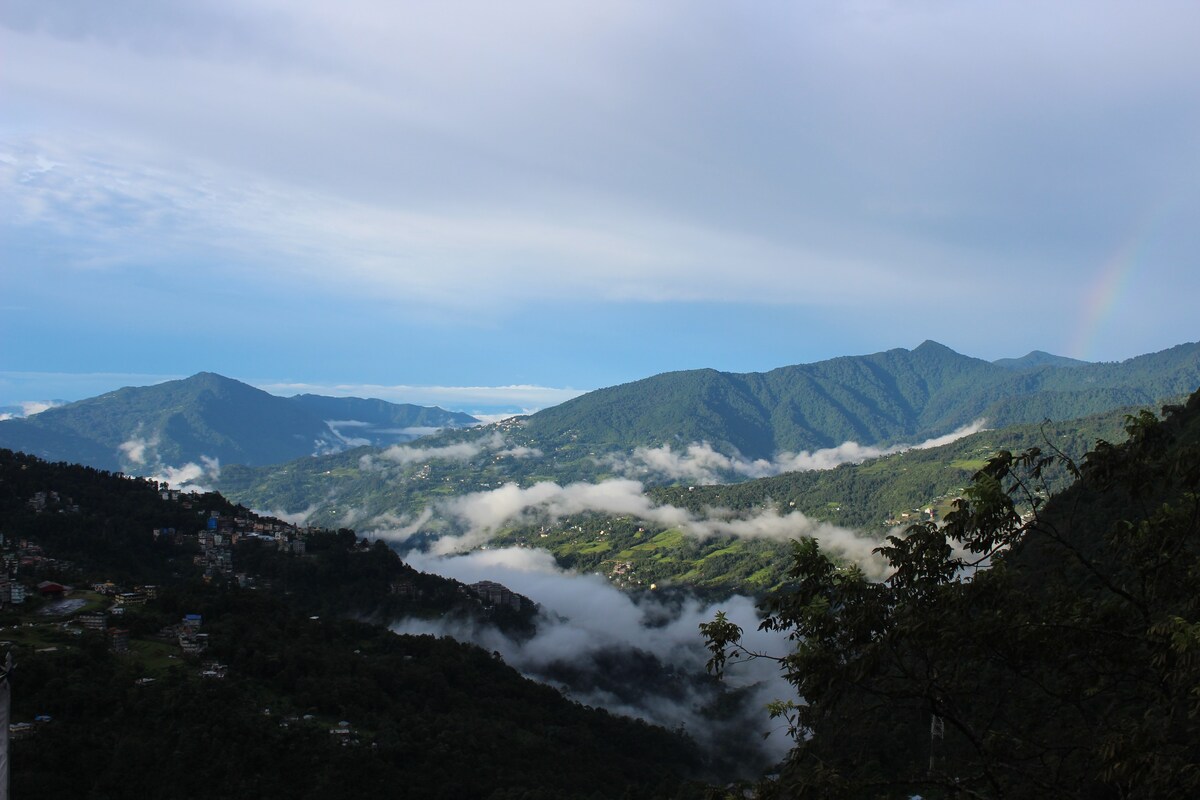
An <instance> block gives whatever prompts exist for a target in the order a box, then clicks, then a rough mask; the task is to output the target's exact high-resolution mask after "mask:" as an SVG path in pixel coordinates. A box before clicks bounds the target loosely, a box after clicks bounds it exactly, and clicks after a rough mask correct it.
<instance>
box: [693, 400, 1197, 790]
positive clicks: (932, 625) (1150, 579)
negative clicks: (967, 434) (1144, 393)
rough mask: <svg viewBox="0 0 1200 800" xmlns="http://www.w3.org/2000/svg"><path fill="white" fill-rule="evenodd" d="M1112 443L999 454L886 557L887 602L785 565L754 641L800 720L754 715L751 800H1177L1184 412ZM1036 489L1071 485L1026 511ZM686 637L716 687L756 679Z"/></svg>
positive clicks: (813, 557)
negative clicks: (777, 647)
mask: <svg viewBox="0 0 1200 800" xmlns="http://www.w3.org/2000/svg"><path fill="white" fill-rule="evenodd" d="M1127 431H1128V435H1129V438H1128V441H1127V442H1126V443H1124V444H1122V445H1119V446H1118V445H1112V444H1109V443H1108V442H1105V441H1101V442H1098V443H1097V445H1096V447H1095V448H1094V449H1093V450H1092V451H1091V452H1089V453H1088V454H1087V456H1086V458H1084V459H1082V460H1081V461H1078V462H1077V461H1076V460H1075V459H1070V458H1068V457H1067V456H1066V455H1065V454H1064V453H1061V452H1058V451H1055V450H1054V449H1053V448H1052V447H1034V448H1030V449H1028V450H1026V451H1024V452H1021V453H1016V454H1014V453H1012V452H1007V451H1005V452H1002V453H1000V454H998V455H997V456H996V457H995V458H993V459H991V460H990V461H989V462H988V463H987V464H986V465H985V466H984V468H983V469H982V470H980V471H979V472H978V474H977V475H976V478H975V480H974V481H973V483H972V484H971V485H970V486H969V487H967V490H966V492H965V493H964V496H963V497H962V498H961V499H960V500H959V501H957V502H956V503H955V504H954V508H953V510H952V511H951V512H950V513H949V514H947V516H946V519H945V525H944V526H939V525H935V524H932V523H922V524H917V525H914V526H913V527H911V528H910V529H909V530H908V532H907V533H906V534H905V535H903V536H894V537H892V538H891V539H890V540H889V543H888V544H887V545H886V546H885V548H884V550H883V552H884V554H885V555H886V556H887V557H888V559H889V560H890V562H891V565H892V574H891V575H890V577H889V578H888V579H887V580H886V581H883V582H872V581H868V580H866V579H865V578H864V576H863V575H862V574H861V573H860V572H858V571H857V570H856V569H855V568H853V567H845V566H839V565H837V564H835V563H833V562H832V561H830V560H829V559H828V558H827V557H826V556H825V554H824V553H822V552H821V551H820V548H818V547H817V546H816V544H815V543H814V542H812V541H811V540H809V541H805V542H798V543H796V544H795V545H794V547H793V550H794V552H793V563H792V569H791V581H790V583H789V585H788V586H786V587H785V588H783V589H782V590H781V591H779V592H778V593H776V594H775V595H774V596H773V597H771V598H770V599H769V601H768V602H767V604H766V608H765V610H766V611H767V612H768V617H767V618H766V620H765V622H764V623H763V625H764V626H765V627H767V628H771V629H775V630H780V631H784V632H787V633H789V634H790V635H792V636H794V637H795V641H796V646H795V649H794V651H793V652H792V653H791V654H790V655H789V656H787V657H786V658H785V659H783V661H782V663H781V665H780V666H781V668H782V669H784V670H785V673H786V675H787V677H788V679H789V680H790V681H791V682H793V683H794V684H795V686H796V687H797V689H798V691H799V693H800V695H801V696H803V697H804V698H806V700H807V703H806V704H804V705H799V706H796V705H786V704H783V705H778V706H776V707H775V708H774V709H773V713H774V714H776V715H777V716H779V717H780V718H781V719H782V720H785V721H786V723H787V724H788V726H789V728H790V730H791V732H792V734H793V735H794V737H795V740H796V746H795V748H794V749H793V751H792V753H791V755H790V756H789V758H788V759H787V761H786V763H785V765H784V768H783V769H782V771H781V773H780V774H779V775H778V777H777V779H775V780H772V781H768V782H766V783H763V784H761V785H759V786H758V787H757V791H758V793H759V795H760V796H763V797H799V798H806V797H811V798H829V797H846V798H862V797H898V796H899V797H904V796H913V795H918V794H919V795H920V796H922V797H1029V798H1034V797H1037V798H1044V797H1088V798H1151V797H1194V796H1196V794H1197V792H1198V791H1200V703H1198V702H1197V700H1198V697H1197V693H1196V687H1197V686H1200V595H1198V594H1197V592H1196V577H1197V575H1200V495H1198V494H1197V489H1198V488H1200V393H1197V394H1196V395H1193V396H1192V397H1191V399H1190V400H1189V401H1188V402H1187V404H1186V406H1177V407H1171V408H1168V409H1167V410H1166V416H1165V418H1164V419H1162V420H1161V421H1160V420H1159V419H1158V418H1157V417H1156V416H1155V415H1153V414H1151V413H1150V412H1148V411H1143V412H1141V413H1139V414H1136V415H1131V416H1130V417H1129V418H1128V420H1127ZM1051 470H1066V471H1068V472H1070V473H1071V474H1072V475H1073V476H1074V481H1073V483H1072V484H1071V486H1070V487H1069V488H1067V489H1066V490H1064V491H1062V492H1061V493H1059V494H1057V495H1056V496H1054V497H1053V498H1052V499H1051V500H1050V501H1049V502H1044V498H1045V496H1046V495H1047V492H1046V491H1045V487H1044V485H1043V482H1044V479H1045V478H1046V476H1047V475H1048V474H1049V472H1050V471H1051ZM1025 509H1028V510H1025ZM1023 510H1024V511H1023ZM703 627H704V629H705V633H706V635H707V636H708V638H709V642H710V646H711V648H712V651H713V659H712V661H711V662H710V666H711V667H712V668H713V669H714V670H715V671H717V672H721V671H723V670H726V669H730V668H734V667H733V665H734V664H735V663H736V662H737V661H739V660H741V659H743V658H746V657H750V658H753V657H755V656H754V654H752V653H748V652H747V651H746V650H745V648H742V647H741V646H740V638H739V637H740V635H741V631H740V630H739V629H737V627H736V626H734V625H732V623H730V622H729V621H728V620H726V619H724V618H723V617H721V616H718V618H717V619H715V620H714V621H712V622H711V623H707V624H706V625H705V626H703Z"/></svg>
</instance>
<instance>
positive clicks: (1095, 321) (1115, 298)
mask: <svg viewBox="0 0 1200 800" xmlns="http://www.w3.org/2000/svg"><path fill="white" fill-rule="evenodd" d="M1177 194H1178V192H1169V193H1168V194H1166V195H1164V196H1161V197H1159V198H1158V199H1157V200H1156V201H1155V202H1153V203H1150V204H1148V205H1147V206H1146V207H1145V208H1144V209H1143V211H1142V213H1141V214H1140V215H1138V216H1139V218H1138V220H1137V222H1136V224H1134V225H1133V227H1132V230H1131V231H1130V232H1129V234H1128V235H1127V236H1126V237H1125V238H1124V239H1123V240H1122V241H1121V243H1120V245H1118V247H1117V248H1116V250H1115V251H1114V252H1113V253H1112V255H1110V256H1109V257H1108V258H1106V259H1105V260H1104V263H1103V265H1102V266H1101V267H1100V269H1099V270H1098V271H1097V272H1096V276H1095V280H1094V281H1093V282H1092V284H1091V286H1090V287H1089V288H1088V290H1087V291H1086V292H1085V293H1084V297H1083V306H1082V308H1081V309H1080V313H1079V323H1078V325H1077V326H1076V328H1075V333H1074V335H1073V336H1072V337H1071V339H1070V346H1069V347H1068V349H1067V352H1068V353H1069V354H1070V355H1071V356H1072V357H1074V358H1082V359H1084V360H1086V361H1091V360H1092V354H1093V352H1094V350H1095V348H1096V342H1097V339H1098V338H1099V336H1100V334H1101V332H1102V330H1103V328H1104V326H1105V324H1106V323H1107V322H1109V321H1110V319H1111V317H1112V316H1113V312H1114V310H1115V309H1116V308H1117V307H1118V305H1119V302H1120V300H1121V298H1122V297H1123V296H1125V295H1126V294H1127V291H1126V290H1127V288H1128V287H1129V286H1130V283H1131V279H1132V277H1133V274H1134V272H1135V271H1136V269H1137V266H1138V264H1139V263H1141V256H1142V255H1143V254H1144V251H1145V249H1146V245H1147V244H1149V243H1151V242H1152V241H1153V234H1154V232H1155V230H1156V229H1157V228H1158V227H1159V223H1162V222H1163V221H1164V218H1165V217H1166V215H1167V214H1168V212H1169V211H1170V209H1171V207H1172V206H1174V205H1176V201H1177V200H1178V197H1177Z"/></svg>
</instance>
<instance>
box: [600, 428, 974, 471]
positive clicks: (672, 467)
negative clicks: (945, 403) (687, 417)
mask: <svg viewBox="0 0 1200 800" xmlns="http://www.w3.org/2000/svg"><path fill="white" fill-rule="evenodd" d="M985 424H986V422H985V421H984V420H977V421H975V422H972V423H971V424H969V425H964V426H963V427H961V428H959V429H957V430H955V431H953V432H951V433H948V434H946V435H944V436H938V437H935V438H932V439H927V440H925V441H923V442H920V443H919V444H897V445H891V446H889V447H872V446H866V445H860V444H858V443H857V442H844V443H843V444H841V445H838V446H837V447H828V448H823V449H821V450H815V451H813V452H811V453H810V452H807V451H803V452H800V453H780V454H779V455H777V456H775V458H773V459H771V460H767V459H763V458H759V459H746V458H742V457H741V456H739V455H733V456H727V455H725V454H724V453H720V452H718V451H716V450H714V449H713V447H712V446H711V445H710V444H708V442H701V443H693V444H690V445H688V446H687V447H686V448H684V449H683V450H682V451H676V450H675V449H674V448H672V447H671V446H670V445H662V446H661V447H638V448H635V449H634V451H633V453H632V454H630V455H628V456H624V455H614V456H609V457H607V458H606V462H607V463H610V464H612V465H613V466H614V467H615V468H616V469H617V470H619V471H621V472H624V473H625V474H628V475H645V474H652V475H658V476H662V477H665V478H669V479H671V480H690V481H693V482H695V483H709V484H711V483H723V482H725V481H726V480H727V479H729V478H731V477H735V478H736V479H738V480H740V479H743V478H765V477H769V476H772V475H780V474H782V473H785V472H808V471H812V470H824V469H833V468H834V467H838V466H841V465H842V464H859V463H862V462H863V461H866V460H868V459H872V458H878V457H880V456H885V455H890V454H893V453H901V452H904V451H905V450H924V449H929V448H931V447H940V446H941V445H944V444H949V443H951V442H953V441H955V440H957V439H961V438H962V437H964V436H970V435H971V434H973V433H978V432H979V431H981V430H983V429H984V425H985Z"/></svg>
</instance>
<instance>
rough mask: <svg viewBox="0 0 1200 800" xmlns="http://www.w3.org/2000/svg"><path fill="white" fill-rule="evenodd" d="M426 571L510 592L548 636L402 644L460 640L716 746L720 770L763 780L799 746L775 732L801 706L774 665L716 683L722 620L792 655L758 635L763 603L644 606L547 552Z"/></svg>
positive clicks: (572, 691) (451, 628)
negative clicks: (708, 630) (715, 630)
mask: <svg viewBox="0 0 1200 800" xmlns="http://www.w3.org/2000/svg"><path fill="white" fill-rule="evenodd" d="M407 560H408V561H409V563H410V564H412V565H413V566H414V567H416V568H418V569H421V570H424V571H426V572H434V573H437V574H440V575H443V576H446V577H450V578H454V579H456V580H460V581H463V582H466V583H473V582H476V581H480V580H493V581H498V582H500V583H502V584H504V585H505V586H507V587H508V588H509V589H511V590H512V591H514V592H517V593H519V594H523V595H525V596H527V597H529V598H530V599H532V600H533V601H535V602H536V603H538V604H539V607H540V608H539V614H538V618H537V632H536V633H535V634H534V635H533V636H532V637H529V638H527V639H524V640H522V641H517V640H514V639H511V638H509V637H507V636H505V635H504V634H503V633H501V632H499V631H498V630H496V629H495V628H492V627H487V626H484V625H480V624H468V623H463V622H461V621H460V622H446V621H436V620H417V619H405V620H400V621H398V622H397V623H395V625H394V626H393V628H394V630H396V631H398V632H401V633H416V634H422V633H425V634H436V635H446V636H451V637H453V638H455V639H458V640H460V641H469V642H473V643H475V644H477V645H479V646H480V647H483V648H484V649H486V650H490V651H494V652H498V653H499V654H500V655H501V656H502V657H503V658H504V660H505V661H506V662H507V663H508V664H510V665H512V666H513V667H515V668H516V669H518V670H519V671H521V672H522V673H523V674H525V675H527V676H529V677H532V678H534V679H536V680H539V681H542V682H546V683H549V684H551V685H554V686H556V687H558V688H560V689H561V690H562V691H563V692H564V693H565V694H567V695H568V696H569V697H571V698H572V699H574V700H577V701H579V702H581V703H585V704H588V705H592V706H598V707H602V708H606V709H608V710H610V711H612V712H615V713H620V714H626V715H630V716H634V717H638V718H640V719H644V720H646V721H648V722H651V723H654V724H657V725H662V726H664V727H667V728H671V729H682V730H683V731H685V732H686V733H688V734H689V735H690V736H692V738H694V739H695V740H696V741H697V742H698V743H700V744H701V745H702V746H703V747H705V748H706V749H707V750H708V751H709V752H710V753H711V754H712V755H713V759H714V763H715V764H717V765H718V766H723V767H724V769H726V770H728V769H729V768H730V767H731V766H733V765H735V764H736V765H738V766H739V767H740V768H741V770H744V771H745V773H746V774H748V775H749V774H755V773H756V771H758V770H761V769H762V768H763V767H766V766H769V765H770V764H773V763H775V762H776V761H777V760H778V759H779V758H780V757H782V755H783V754H784V753H785V752H786V751H787V749H788V746H789V744H790V740H789V739H788V737H787V735H786V733H785V732H783V731H782V730H778V731H775V732H774V735H771V736H769V737H766V738H764V737H763V734H766V733H769V732H772V729H773V728H775V727H777V725H776V723H775V722H774V721H772V720H770V719H769V718H768V714H767V712H766V710H765V708H766V704H767V703H768V702H770V701H772V700H779V699H793V700H794V699H796V698H795V693H794V691H793V690H792V687H791V685H790V684H788V683H787V682H786V681H784V680H783V679H782V677H781V675H780V671H779V667H778V664H777V663H776V662H774V661H772V660H769V659H761V660H752V661H747V662H744V663H739V664H735V665H733V666H732V668H730V669H729V671H728V673H727V676H726V679H725V681H724V683H723V684H722V683H719V682H717V681H716V680H714V679H713V678H711V677H710V676H708V675H707V673H706V671H705V668H704V665H705V662H706V661H707V659H708V655H709V654H708V651H707V650H706V648H705V646H704V641H703V639H702V637H701V635H700V632H699V625H700V623H702V622H707V621H710V620H711V619H712V618H713V616H714V615H715V614H716V612H717V611H718V610H723V611H725V612H726V614H727V616H728V617H729V618H730V619H731V620H732V621H733V622H735V623H737V624H738V625H740V626H741V627H742V628H743V630H744V631H745V636H746V644H747V646H748V647H750V648H752V649H754V650H756V651H758V652H762V653H765V654H768V655H771V656H776V657H778V656H782V655H784V654H785V653H786V652H787V649H788V643H787V641H786V639H785V637H784V636H783V635H781V634H777V633H770V632H762V631H759V630H758V617H757V615H756V612H755V609H754V601H753V600H752V599H751V598H749V597H743V596H735V597H730V598H728V599H727V600H725V601H722V602H720V603H711V604H705V603H702V602H700V601H699V600H697V599H696V598H694V597H692V596H690V595H687V594H682V593H672V594H671V595H668V596H660V595H658V594H656V593H654V592H647V593H644V594H641V595H637V596H633V595H629V594H625V593H623V592H621V591H620V590H618V589H616V588H615V587H613V586H612V585H610V584H609V583H608V582H607V581H606V580H604V578H602V577H600V576H598V575H580V574H576V573H572V572H568V571H564V570H562V569H560V568H559V567H558V566H557V565H556V564H555V562H554V558H553V556H551V555H550V554H549V553H547V552H545V551H542V550H531V549H524V548H510V549H498V550H483V551H477V552H474V553H470V554H466V555H435V554H430V553H411V554H410V555H409V556H408V557H407Z"/></svg>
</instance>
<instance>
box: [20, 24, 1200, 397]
mask: <svg viewBox="0 0 1200 800" xmlns="http://www.w3.org/2000/svg"><path fill="white" fill-rule="evenodd" d="M1197 30H1200V5H1197V4H1195V3H1194V2H1170V1H1169V0H1168V1H1167V2H1156V3H1153V4H1133V3H1127V2H1105V0H1089V1H1088V2H1072V1H1071V0H1067V1H1066V2H1060V3H1054V4H1045V3H1032V2H1030V3H1025V2H1003V3H1001V2H974V3H962V2H936V1H935V0H928V1H926V2H915V3H914V2H903V3H901V2H896V3H892V2H884V1H883V0H877V1H876V2H854V1H853V0H850V1H849V2H845V1H841V0H839V2H832V1H830V2H787V3H784V2H762V3H752V4H748V3H740V2H703V0H702V1H701V2H686V3H684V2H655V3H646V2H620V0H605V1H604V2H595V3H592V2H580V3H561V2H549V1H548V2H511V3H502V4H501V3H488V2H444V3H437V4H429V3H404V2H366V1H363V0H349V1H347V2H341V3H336V4H334V3H319V2H304V1H303V0H287V1H286V2H285V1H284V0H269V1H265V0H238V1H237V2H221V1H220V0H205V2H173V3H159V2H120V0H114V1H113V2H108V3H103V4H97V3H92V2H74V3H73V2H54V1H53V0H36V1H35V2H23V1H22V0H7V1H6V2H5V3H4V4H3V5H0V53H3V60H4V64H3V69H0V107H2V108H3V113H2V114H0V259H2V265H0V405H10V404H14V403H17V402H20V401H29V400H46V399H50V398H64V399H78V398H81V397H85V396H88V395H91V394H96V393H99V392H101V391H106V390H108V389H111V388H115V387H117V386H120V385H126V384H141V383H147V382H152V381H154V380H158V379H164V378H169V377H181V376H185V375H188V374H192V373H194V372H197V371H200V370H211V371H215V372H220V373H222V374H225V375H229V376H231V377H235V378H239V379H242V380H246V381H248V382H251V383H255V384H256V385H260V386H263V387H265V388H268V389H269V390H272V391H278V392H281V393H289V392H290V391H292V390H301V389H303V390H308V391H324V392H327V393H339V394H373V395H376V396H384V397H387V399H392V400H397V401H409V402H421V403H436V404H440V405H444V406H447V407H454V408H461V409H464V410H468V411H469V410H489V409H496V408H510V409H514V410H515V409H523V408H536V407H540V406H544V405H548V404H551V403H554V402H559V401H561V400H562V399H565V398H566V397H568V396H571V395H572V394H574V393H577V392H579V391H581V390H585V389H591V388H597V387H600V386H605V385H611V384H614V383H619V382H623V381H628V380H634V379H637V378H641V377H645V376H647V375H650V374H654V373H657V372H663V371H667V370H673V369H686V368H693V367H705V366H708V367H715V368H718V369H724V370H732V371H751V370H765V369H770V368H772V367H776V366H781V365H785V364H794V363H804V362H810V361H816V360H821V359H824V358H830V357H834V356H838V355H848V354H857V353H868V352H875V351H878V350H885V349H889V348H892V347H914V346H916V345H917V344H919V343H920V342H921V341H923V340H924V339H935V340H937V341H940V342H942V343H944V344H946V345H948V346H950V347H952V348H954V349H955V350H958V351H959V352H962V353H966V354H969V355H974V356H978V357H981V358H987V359H995V358H1000V357H1004V356H1016V355H1022V354H1024V353H1026V352H1028V351H1030V350H1032V349H1043V350H1049V351H1052V352H1056V353H1061V354H1063V355H1070V356H1074V357H1079V358H1086V359H1089V360H1119V359H1123V358H1127V357H1130V356H1134V355H1138V354H1140V353H1144V352H1150V351H1154V350H1160V349H1163V348H1166V347H1169V346H1171V345H1174V344H1178V343H1181V342H1185V341H1194V340H1196V339H1197V338H1200V337H1198V336H1197V333H1196V324H1195V319H1196V314H1195V310H1194V306H1195V303H1196V300H1197V298H1200V292H1198V291H1197V289H1198V286H1197V282H1198V281H1200V270H1197V269H1195V258H1196V253H1197V252H1200V247H1198V245H1200V226H1197V225H1196V224H1195V220H1196V219H1200V81H1197V80H1196V76H1198V75H1200V49H1198V48H1196V47H1195V46H1194V45H1195V42H1194V39H1195V31H1197Z"/></svg>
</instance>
